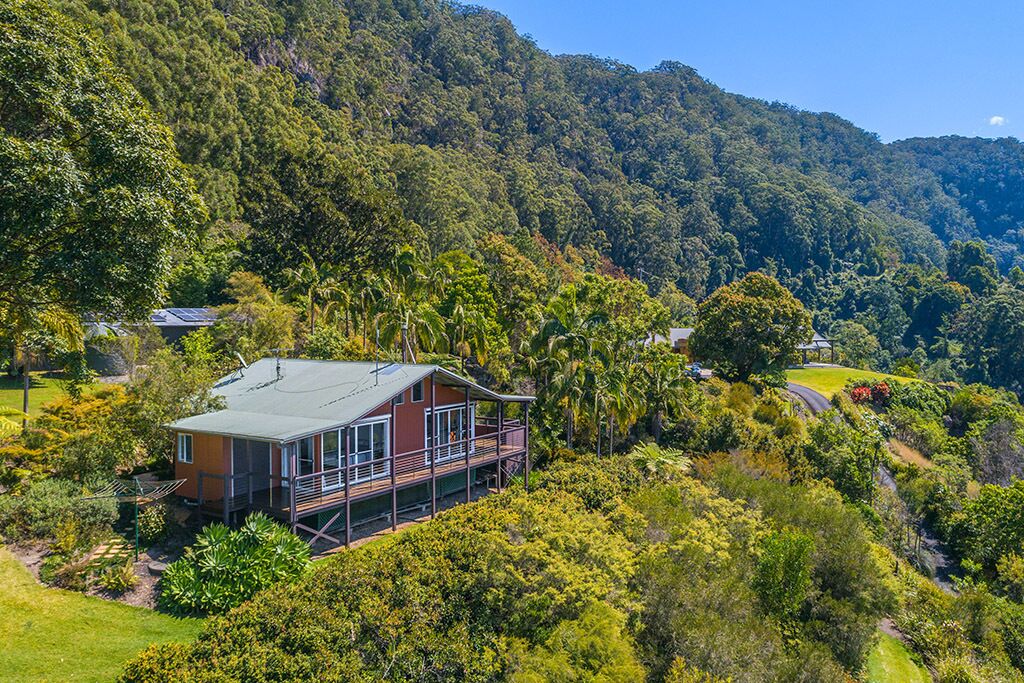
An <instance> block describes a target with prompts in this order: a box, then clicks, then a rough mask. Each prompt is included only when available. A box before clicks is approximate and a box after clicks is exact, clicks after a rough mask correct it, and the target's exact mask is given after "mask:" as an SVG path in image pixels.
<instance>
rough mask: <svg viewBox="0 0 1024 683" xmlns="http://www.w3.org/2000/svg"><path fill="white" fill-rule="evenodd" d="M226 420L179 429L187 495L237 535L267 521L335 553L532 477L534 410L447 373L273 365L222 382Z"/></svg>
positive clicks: (408, 367) (191, 420) (188, 422)
mask: <svg viewBox="0 0 1024 683" xmlns="http://www.w3.org/2000/svg"><path fill="white" fill-rule="evenodd" d="M214 392H215V393H216V394H218V395H220V396H222V397H223V398H224V401H225V405H226V407H225V408H224V409H223V410H218V411H215V412H211V413H205V414H201V415H194V416H192V417H187V418H184V419H182V420H178V421H176V422H174V423H172V424H170V425H168V427H169V428H170V429H172V430H173V431H174V432H175V433H176V435H177V437H176V439H175V444H176V446H175V456H174V459H175V476H176V478H178V479H185V483H184V484H183V485H182V486H181V488H180V489H178V494H179V495H181V496H184V497H185V498H187V499H190V500H192V501H194V502H195V503H196V504H197V505H198V506H199V508H200V509H201V510H202V511H203V512H204V513H206V514H212V515H216V516H218V517H220V518H222V519H223V520H224V521H225V522H226V523H229V524H230V523H233V522H235V521H237V520H238V519H241V518H242V517H243V516H244V515H245V514H247V513H249V512H250V511H254V510H262V511H264V512H266V513H268V514H270V515H272V516H274V517H276V518H277V519H279V520H281V521H283V522H285V523H287V524H288V525H289V526H290V527H291V528H292V530H293V531H297V532H305V533H307V534H310V535H311V539H310V542H311V543H312V542H315V541H316V540H318V539H320V538H323V539H326V540H327V541H329V542H332V543H342V542H344V543H345V544H346V545H348V544H349V543H350V541H351V534H352V527H353V525H355V524H358V523H361V522H363V521H367V520H371V519H381V518H386V519H389V520H390V522H391V526H392V528H395V527H396V526H397V524H398V516H399V514H401V513H403V512H406V511H411V510H415V511H420V512H421V513H425V512H426V510H428V509H429V510H430V513H431V515H433V514H434V513H435V512H436V510H437V505H438V500H439V499H440V498H443V497H445V496H451V495H453V494H456V495H463V494H464V495H465V496H466V499H467V500H469V499H470V497H471V496H472V492H473V490H474V488H476V489H477V490H480V489H481V488H482V489H485V490H489V489H491V488H496V489H498V490H501V489H502V488H503V487H505V486H507V484H508V481H509V479H510V478H511V477H512V476H514V475H518V474H523V475H524V476H525V477H528V475H529V445H528V432H529V424H528V411H527V408H528V407H529V403H530V402H531V401H532V400H533V397H531V396H514V395H504V394H499V393H497V392H494V391H491V390H490V389H487V388H485V387H483V386H480V385H479V384H477V383H475V382H472V381H470V380H468V379H465V378H463V377H460V376H459V375H456V374H455V373H452V372H450V371H448V370H446V369H444V368H441V367H439V366H436V365H419V364H401V363H381V364H379V365H378V364H376V363H372V362H343V361H317V360H294V359H274V358H264V359H262V360H259V361H257V362H255V363H253V364H252V365H250V366H248V367H246V368H242V369H240V370H238V371H236V372H235V373H233V374H231V375H229V376H227V377H224V378H223V379H221V380H220V381H219V382H218V383H217V385H216V386H215V388H214Z"/></svg>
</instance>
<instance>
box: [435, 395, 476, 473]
mask: <svg viewBox="0 0 1024 683" xmlns="http://www.w3.org/2000/svg"><path fill="white" fill-rule="evenodd" d="M475 412H476V411H475V407H474V406H470V407H469V420H466V407H465V406H464V405H459V406H451V407H448V408H438V409H437V410H436V411H434V415H433V419H430V411H429V410H428V411H427V416H428V419H427V420H426V429H427V436H426V446H427V447H428V448H429V447H430V445H431V440H432V439H433V440H434V443H435V444H436V446H437V450H436V453H437V462H447V461H449V460H455V459H456V458H461V457H463V456H465V454H466V439H467V430H468V438H469V439H472V438H473V434H474V428H473V416H474V414H475ZM435 435H436V437H435ZM470 443H472V442H470ZM470 450H471V451H472V446H471V447H470ZM426 463H427V464H428V465H429V464H430V451H427V455H426Z"/></svg>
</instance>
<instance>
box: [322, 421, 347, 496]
mask: <svg viewBox="0 0 1024 683" xmlns="http://www.w3.org/2000/svg"><path fill="white" fill-rule="evenodd" d="M320 443H321V453H320V458H321V460H322V461H323V471H324V472H330V471H331V470H335V471H334V472H333V473H331V474H325V475H324V481H323V486H324V489H336V488H341V484H342V476H341V472H339V471H337V470H338V469H340V468H341V467H342V465H343V463H342V457H343V456H342V454H341V443H342V442H341V436H340V433H339V432H338V430H336V429H335V430H331V431H329V432H324V435H323V438H322V440H321V442H320Z"/></svg>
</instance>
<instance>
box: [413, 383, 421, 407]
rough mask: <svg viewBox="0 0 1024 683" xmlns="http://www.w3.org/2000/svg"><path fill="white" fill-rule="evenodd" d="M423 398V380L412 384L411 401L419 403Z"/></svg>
mask: <svg viewBox="0 0 1024 683" xmlns="http://www.w3.org/2000/svg"><path fill="white" fill-rule="evenodd" d="M422 400H423V380H420V381H419V382H416V384H413V385H412V402H413V403H419V402H420V401H422Z"/></svg>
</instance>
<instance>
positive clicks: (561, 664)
mask: <svg viewBox="0 0 1024 683" xmlns="http://www.w3.org/2000/svg"><path fill="white" fill-rule="evenodd" d="M512 669H513V670H512V672H511V674H510V675H509V676H508V680H509V681H510V682H512V683H633V682H634V681H639V680H642V679H643V677H644V669H643V666H642V665H641V664H640V661H639V659H638V657H637V655H636V652H635V650H634V645H633V639H632V638H631V637H630V636H629V633H628V632H627V631H626V619H625V615H623V614H622V613H620V612H618V611H617V610H615V609H614V608H612V607H609V606H608V605H604V604H600V603H595V604H593V605H591V606H589V607H587V608H586V609H585V610H584V611H583V613H582V614H581V615H580V617H579V619H575V620H572V621H563V622H562V623H561V624H559V625H558V626H557V627H556V628H555V630H554V631H553V632H552V634H551V636H549V637H548V639H547V641H546V642H545V643H544V644H543V645H540V646H538V647H536V648H533V649H531V650H529V651H528V652H526V653H524V654H523V655H522V657H521V658H520V659H519V661H518V662H515V663H513V665H512Z"/></svg>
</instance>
